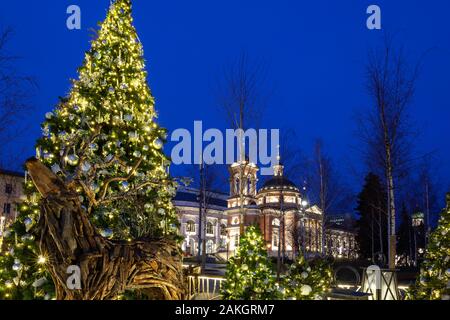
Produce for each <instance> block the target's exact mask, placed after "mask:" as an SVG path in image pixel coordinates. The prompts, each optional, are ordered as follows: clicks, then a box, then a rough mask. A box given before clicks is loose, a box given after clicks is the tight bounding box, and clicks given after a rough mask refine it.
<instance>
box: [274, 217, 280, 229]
mask: <svg viewBox="0 0 450 320" xmlns="http://www.w3.org/2000/svg"><path fill="white" fill-rule="evenodd" d="M272 225H273V226H274V227H279V226H280V220H279V219H277V218H275V219H273V220H272Z"/></svg>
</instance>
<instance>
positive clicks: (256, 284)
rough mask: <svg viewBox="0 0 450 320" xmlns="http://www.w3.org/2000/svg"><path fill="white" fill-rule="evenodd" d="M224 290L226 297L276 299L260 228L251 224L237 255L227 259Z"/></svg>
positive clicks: (242, 237)
mask: <svg viewBox="0 0 450 320" xmlns="http://www.w3.org/2000/svg"><path fill="white" fill-rule="evenodd" d="M225 277H226V281H225V282H224V284H223V286H222V290H221V295H222V298H223V299H225V300H267V299H274V298H275V297H276V296H277V294H278V290H277V288H276V286H275V278H274V275H273V273H272V268H271V266H270V262H269V260H268V257H267V251H266V247H265V244H264V240H263V237H262V235H261V231H260V230H259V228H258V227H256V226H250V227H248V228H247V230H246V231H245V234H244V235H243V236H241V238H240V243H239V248H238V249H237V252H236V255H235V256H234V257H232V258H231V259H230V260H229V261H228V265H227V270H226V273H225Z"/></svg>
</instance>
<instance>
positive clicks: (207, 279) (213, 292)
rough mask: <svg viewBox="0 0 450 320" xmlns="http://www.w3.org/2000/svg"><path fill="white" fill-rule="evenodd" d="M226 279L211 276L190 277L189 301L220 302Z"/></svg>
mask: <svg viewBox="0 0 450 320" xmlns="http://www.w3.org/2000/svg"><path fill="white" fill-rule="evenodd" d="M223 281H225V278H221V277H211V276H202V275H198V276H188V291H189V295H188V299H189V300H218V299H219V298H220V289H221V287H222V282H223Z"/></svg>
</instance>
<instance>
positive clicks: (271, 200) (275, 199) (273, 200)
mask: <svg viewBox="0 0 450 320" xmlns="http://www.w3.org/2000/svg"><path fill="white" fill-rule="evenodd" d="M278 201H279V198H278V197H276V196H269V197H267V198H266V202H267V203H277V202H278Z"/></svg>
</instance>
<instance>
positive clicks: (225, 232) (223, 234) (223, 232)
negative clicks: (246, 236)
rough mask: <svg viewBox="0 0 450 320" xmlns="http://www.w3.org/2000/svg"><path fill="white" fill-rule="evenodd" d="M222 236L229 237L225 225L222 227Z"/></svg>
mask: <svg viewBox="0 0 450 320" xmlns="http://www.w3.org/2000/svg"><path fill="white" fill-rule="evenodd" d="M220 235H221V236H226V235H227V226H226V225H224V224H223V223H222V224H221V225H220Z"/></svg>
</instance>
